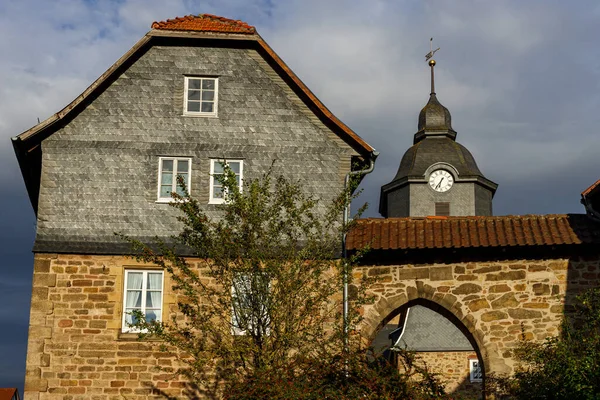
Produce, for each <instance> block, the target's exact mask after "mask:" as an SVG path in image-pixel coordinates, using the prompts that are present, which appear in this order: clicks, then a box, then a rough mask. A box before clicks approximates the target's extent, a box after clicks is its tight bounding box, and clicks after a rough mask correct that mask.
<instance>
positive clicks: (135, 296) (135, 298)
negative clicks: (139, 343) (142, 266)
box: [125, 272, 144, 324]
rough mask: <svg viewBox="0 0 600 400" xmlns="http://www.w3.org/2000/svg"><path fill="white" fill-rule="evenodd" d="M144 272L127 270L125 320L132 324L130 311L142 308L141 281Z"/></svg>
mask: <svg viewBox="0 0 600 400" xmlns="http://www.w3.org/2000/svg"><path fill="white" fill-rule="evenodd" d="M143 278H144V274H143V273H141V272H129V273H128V274H127V298H126V299H125V322H126V323H127V324H133V322H134V321H133V315H131V311H133V310H140V309H141V308H142V281H143Z"/></svg>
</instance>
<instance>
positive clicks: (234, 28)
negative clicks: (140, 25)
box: [152, 14, 256, 35]
mask: <svg viewBox="0 0 600 400" xmlns="http://www.w3.org/2000/svg"><path fill="white" fill-rule="evenodd" d="M152 29H162V30H169V31H199V32H218V33H242V34H247V35H252V34H254V33H256V29H255V28H254V27H253V26H251V25H248V24H247V23H245V22H242V21H240V20H233V19H229V18H223V17H219V16H216V15H211V14H199V15H186V16H185V17H177V18H174V19H168V20H166V21H160V22H154V23H152Z"/></svg>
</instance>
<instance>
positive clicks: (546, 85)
mask: <svg viewBox="0 0 600 400" xmlns="http://www.w3.org/2000/svg"><path fill="white" fill-rule="evenodd" d="M199 13H212V14H217V15H222V16H225V17H229V18H234V19H242V20H244V21H246V22H248V23H250V24H251V25H255V26H256V27H257V29H258V31H259V33H260V34H261V35H262V36H263V38H264V39H265V40H266V41H267V42H268V43H269V44H270V45H271V46H272V47H273V48H274V50H275V51H276V52H277V53H278V54H279V55H280V56H281V57H282V58H283V59H284V60H285V61H286V63H287V64H288V65H289V66H290V67H291V68H292V69H293V70H294V71H295V72H296V74H297V75H298V76H299V77H300V78H301V79H302V80H303V81H304V82H305V83H306V84H307V85H308V87H309V88H311V90H312V91H313V92H314V93H315V94H316V95H317V96H318V97H319V98H320V99H321V100H322V101H323V102H324V103H325V104H326V105H327V106H328V107H329V108H330V109H331V111H332V112H333V113H334V114H336V115H337V116H338V117H339V118H340V119H342V120H343V121H344V122H345V123H346V124H348V125H349V126H350V127H351V128H353V129H354V130H355V131H356V132H357V133H358V134H359V135H361V136H362V137H363V138H364V139H365V140H366V141H367V142H368V143H369V144H371V145H372V146H374V147H375V148H376V149H378V150H379V151H380V153H381V155H380V157H379V160H378V162H377V166H376V169H375V171H374V172H373V173H372V174H371V175H370V176H368V177H367V178H366V179H365V181H364V190H365V192H364V195H363V200H365V201H368V202H370V203H371V204H372V206H371V211H370V212H369V214H368V215H370V216H376V215H377V208H378V201H379V199H378V197H379V187H380V186H381V185H382V184H385V183H387V182H389V181H390V180H391V179H392V178H393V176H394V175H395V172H396V169H397V168H398V164H399V161H400V158H401V156H402V154H403V153H404V151H405V150H406V149H407V148H408V147H409V146H410V145H411V144H412V135H413V134H414V133H415V131H416V127H417V116H418V112H419V110H420V109H421V108H422V107H423V105H424V104H425V103H426V101H427V99H428V94H429V87H428V85H429V70H428V67H427V65H426V63H425V61H424V60H425V59H424V55H425V53H426V52H427V51H428V50H429V38H430V37H431V36H433V37H434V43H435V45H436V46H439V47H441V50H440V51H439V52H438V53H437V54H436V60H437V62H438V66H437V67H436V91H437V94H438V99H439V100H440V101H441V102H442V103H443V104H444V105H445V106H446V107H448V108H449V109H450V111H451V113H452V117H453V127H454V128H455V129H456V131H457V132H458V137H457V139H458V141H459V142H460V143H462V144H463V145H465V146H466V147H467V148H468V149H469V150H471V152H472V153H473V154H474V156H475V159H476V160H477V162H478V164H479V167H480V169H481V170H482V172H483V173H484V174H485V175H486V176H487V177H488V178H489V179H492V180H493V181H495V182H497V183H499V185H500V186H499V189H498V192H497V193H496V197H495V199H494V211H495V214H497V215H503V214H546V213H580V212H582V210H583V209H582V207H581V205H580V204H579V193H580V192H581V191H582V190H583V189H585V188H586V187H587V186H589V185H590V184H592V183H593V182H594V181H595V180H597V179H598V178H600V156H599V155H598V154H599V152H600V140H599V138H600V132H598V130H599V127H600V95H599V94H598V93H599V91H600V90H599V89H600V87H599V86H600V46H599V43H598V41H599V39H598V38H600V6H599V5H598V3H597V2H596V1H584V0H578V1H577V2H571V1H569V2H567V1H562V2H561V1H541V0H540V1H534V0H531V1H527V2H524V1H521V0H514V1H502V2H491V1H473V0H464V1H460V2H442V1H437V2H434V1H422V0H407V1H401V0H398V1H383V0H369V1H365V0H361V1H352V0H327V1H323V0H277V1H276V0H213V1H192V0H87V1H86V0H0V54H1V55H2V56H0V191H1V195H0V201H1V202H2V205H1V207H0V267H1V268H2V274H3V275H2V279H0V321H2V324H1V326H2V329H1V331H0V387H2V386H19V387H21V388H22V382H23V375H24V370H25V353H26V335H27V324H28V312H29V297H30V295H31V273H32V254H31V251H30V250H31V246H32V243H33V238H34V229H35V219H34V215H33V211H32V209H31V206H30V204H29V201H28V199H27V196H26V193H25V187H24V184H23V182H22V179H21V176H20V172H19V170H18V167H17V163H16V159H15V157H14V153H13V150H12V146H11V143H10V137H12V136H15V135H18V134H19V133H21V132H23V131H24V130H26V129H28V128H30V127H31V126H33V125H35V124H36V122H37V119H38V118H39V119H40V120H44V119H45V118H47V117H49V116H50V115H52V114H53V113H55V112H57V111H58V110H60V109H61V108H63V107H64V106H65V105H66V104H67V103H69V102H70V101H71V100H73V99H74V98H75V97H76V96H77V95H79V94H80V93H81V92H82V91H83V90H84V89H85V88H86V87H87V86H88V85H89V84H90V83H91V82H92V81H94V80H95V79H96V78H97V77H98V76H99V75H100V74H102V73H103V72H104V71H105V70H106V69H107V68H108V67H110V65H112V64H113V63H114V62H115V61H116V60H117V59H118V58H119V57H120V56H121V55H122V54H123V53H125V52H126V51H127V50H128V49H129V48H130V47H131V46H132V45H133V44H134V43H135V42H136V41H137V40H138V39H139V38H140V37H141V36H142V35H144V33H145V32H147V31H148V30H149V29H150V25H151V23H152V22H153V21H155V20H164V19H167V18H172V17H175V16H183V15H188V14H199Z"/></svg>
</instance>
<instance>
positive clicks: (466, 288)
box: [452, 283, 481, 294]
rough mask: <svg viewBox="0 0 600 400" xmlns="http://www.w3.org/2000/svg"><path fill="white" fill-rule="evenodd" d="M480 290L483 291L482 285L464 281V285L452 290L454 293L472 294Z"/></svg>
mask: <svg viewBox="0 0 600 400" xmlns="http://www.w3.org/2000/svg"><path fill="white" fill-rule="evenodd" d="M479 292H481V286H479V285H476V284H474V283H463V284H462V285H460V286H458V287H456V288H455V289H454V290H452V293H454V294H471V293H479Z"/></svg>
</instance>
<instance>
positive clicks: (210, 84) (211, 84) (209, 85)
mask: <svg viewBox="0 0 600 400" xmlns="http://www.w3.org/2000/svg"><path fill="white" fill-rule="evenodd" d="M202 89H212V90H214V89H215V80H214V79H202Z"/></svg>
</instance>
